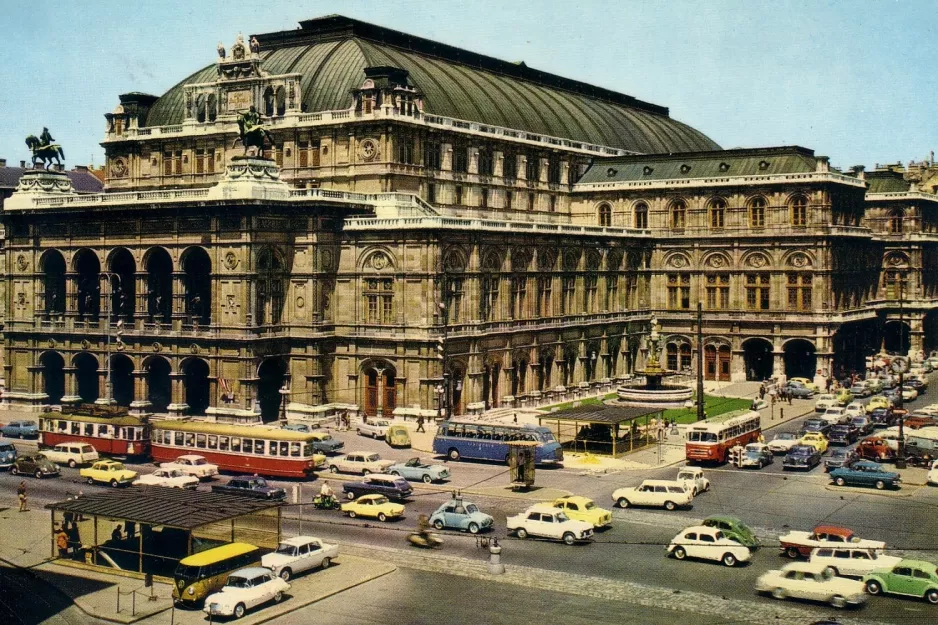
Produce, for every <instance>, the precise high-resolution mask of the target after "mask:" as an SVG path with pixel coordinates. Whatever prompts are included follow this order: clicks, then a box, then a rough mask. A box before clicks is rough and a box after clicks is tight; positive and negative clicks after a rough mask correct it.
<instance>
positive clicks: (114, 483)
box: [111, 480, 118, 488]
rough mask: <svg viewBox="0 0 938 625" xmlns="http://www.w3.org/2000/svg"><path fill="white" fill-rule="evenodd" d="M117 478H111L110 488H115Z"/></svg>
mask: <svg viewBox="0 0 938 625" xmlns="http://www.w3.org/2000/svg"><path fill="white" fill-rule="evenodd" d="M117 486H118V484H117V480H111V488H117Z"/></svg>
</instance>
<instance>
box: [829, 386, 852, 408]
mask: <svg viewBox="0 0 938 625" xmlns="http://www.w3.org/2000/svg"><path fill="white" fill-rule="evenodd" d="M834 399H836V400H837V403H839V404H840V405H841V406H846V405H847V404H849V403H850V402H852V401H853V393H851V392H850V389H847V388H842V389H839V390H836V391H834Z"/></svg>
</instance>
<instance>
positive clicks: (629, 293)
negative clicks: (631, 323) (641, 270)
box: [625, 274, 638, 310]
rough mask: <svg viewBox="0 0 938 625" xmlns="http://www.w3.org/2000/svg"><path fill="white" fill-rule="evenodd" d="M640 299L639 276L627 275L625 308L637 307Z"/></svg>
mask: <svg viewBox="0 0 938 625" xmlns="http://www.w3.org/2000/svg"><path fill="white" fill-rule="evenodd" d="M637 301H638V276H636V275H634V274H629V275H627V276H625V309H626V310H631V309H633V308H637V306H636V302H637Z"/></svg>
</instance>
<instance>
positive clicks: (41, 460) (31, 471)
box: [10, 453, 59, 479]
mask: <svg viewBox="0 0 938 625" xmlns="http://www.w3.org/2000/svg"><path fill="white" fill-rule="evenodd" d="M10 474H12V475H32V476H33V477H35V478H36V479H42V478H44V477H58V476H59V465H57V464H56V463H54V462H52V461H51V460H49V459H48V458H46V457H45V455H44V454H41V453H40V454H27V455H22V456H19V457H18V458H17V459H16V460H14V461H13V466H11V467H10Z"/></svg>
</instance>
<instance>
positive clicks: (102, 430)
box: [98, 425, 111, 438]
mask: <svg viewBox="0 0 938 625" xmlns="http://www.w3.org/2000/svg"><path fill="white" fill-rule="evenodd" d="M98 436H99V437H101V438H111V430H110V427H108V426H106V425H99V426H98Z"/></svg>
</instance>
